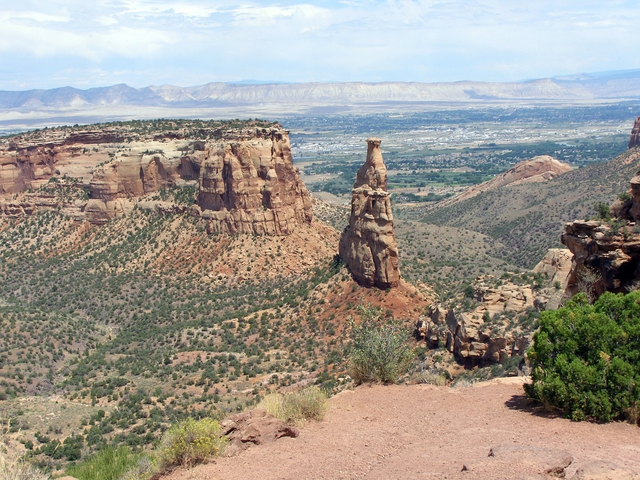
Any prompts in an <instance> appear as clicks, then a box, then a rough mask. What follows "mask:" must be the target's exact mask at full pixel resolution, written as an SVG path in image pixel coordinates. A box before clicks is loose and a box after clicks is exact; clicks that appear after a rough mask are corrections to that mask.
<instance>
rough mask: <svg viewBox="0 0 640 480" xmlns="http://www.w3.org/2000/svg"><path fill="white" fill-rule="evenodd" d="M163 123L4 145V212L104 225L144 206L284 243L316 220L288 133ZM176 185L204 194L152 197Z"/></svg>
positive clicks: (45, 135)
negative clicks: (61, 214) (49, 212)
mask: <svg viewBox="0 0 640 480" xmlns="http://www.w3.org/2000/svg"><path fill="white" fill-rule="evenodd" d="M165 122H168V125H162V126H161V127H162V128H159V127H158V126H157V125H144V122H143V124H142V126H137V125H135V124H134V125H133V126H131V125H130V126H125V125H117V126H108V127H104V126H97V127H96V128H93V129H87V130H80V131H78V130H74V129H54V130H48V131H47V130H43V131H39V132H31V133H29V134H24V135H18V136H14V137H11V138H10V139H9V140H4V141H0V207H1V211H2V213H4V214H5V215H9V216H18V215H24V214H31V213H34V212H35V211H37V210H39V209H47V208H55V209H62V210H65V211H66V210H68V211H69V212H70V213H71V214H72V216H73V217H74V218H77V219H83V218H84V219H86V220H88V221H89V222H91V223H94V224H103V223H105V222H107V221H109V220H110V219H113V218H115V217H118V216H121V215H126V214H128V213H129V212H130V211H131V210H132V209H133V208H135V206H136V205H137V204H138V202H139V201H140V200H142V202H143V203H142V204H141V205H140V206H141V207H142V208H146V209H147V210H152V211H155V212H157V213H160V214H167V213H182V212H186V211H188V212H189V213H190V214H192V215H196V216H200V217H201V218H203V219H204V220H205V221H206V222H207V228H208V230H209V231H210V232H228V233H252V234H258V235H262V234H268V235H287V234H290V233H291V232H292V231H293V230H294V229H295V228H296V226H297V225H300V224H309V223H310V222H311V219H312V205H311V197H310V195H309V192H308V191H307V189H306V188H305V186H304V184H303V183H302V181H301V180H300V176H299V175H298V172H297V170H296V169H295V168H294V166H293V158H292V156H291V146H290V143H289V136H288V132H287V131H286V130H284V129H282V127H280V126H279V125H273V124H270V125H268V126H266V125H261V124H260V125H256V124H255V122H254V124H250V123H249V122H247V124H246V125H245V126H244V127H242V126H241V127H237V126H235V127H234V128H230V127H229V126H228V125H226V124H224V123H216V124H214V125H207V124H206V123H204V122H200V123H198V124H197V125H190V124H189V123H188V122H183V123H182V124H181V125H182V126H181V125H178V124H173V123H171V122H169V121H165ZM134 127H135V128H134ZM195 127H198V128H195ZM149 131H150V133H147V132H149ZM59 179H65V182H66V183H65V186H66V187H70V186H71V185H70V184H69V181H67V180H68V179H71V183H75V187H76V191H80V192H82V194H83V195H86V193H88V196H89V198H88V199H87V198H84V200H83V201H82V199H81V198H80V196H78V195H76V196H73V195H71V196H70V195H68V192H65V194H64V195H61V194H58V193H60V192H59V191H54V190H55V189H56V188H57V187H59V184H60V181H59ZM173 187H189V188H191V189H192V190H195V189H196V188H199V194H198V196H197V199H196V198H194V199H193V201H195V203H196V204H195V205H192V206H191V208H187V206H188V205H187V206H185V205H184V204H182V205H177V204H171V202H168V201H167V199H166V198H162V199H158V198H150V197H149V196H150V195H151V194H153V193H154V192H158V191H160V190H162V189H167V188H173ZM83 189H84V190H83ZM27 190H31V193H28V194H27V193H24V192H25V191H27ZM58 190H60V189H59V188H58ZM16 194H19V195H18V196H19V197H20V198H14V196H15V195H16ZM149 202H152V204H150V203H149Z"/></svg>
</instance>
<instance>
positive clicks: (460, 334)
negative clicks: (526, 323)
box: [416, 304, 531, 367]
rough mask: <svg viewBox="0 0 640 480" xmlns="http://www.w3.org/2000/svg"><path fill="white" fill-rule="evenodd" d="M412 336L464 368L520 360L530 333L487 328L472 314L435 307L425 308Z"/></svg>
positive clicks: (476, 314)
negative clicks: (445, 352)
mask: <svg viewBox="0 0 640 480" xmlns="http://www.w3.org/2000/svg"><path fill="white" fill-rule="evenodd" d="M416 333H417V335H418V336H419V337H420V338H424V339H425V340H426V342H427V346H428V347H429V348H439V347H444V348H446V349H447V350H448V351H449V352H451V353H453V354H454V355H455V357H456V359H457V360H458V362H460V363H461V364H462V365H464V366H465V367H475V366H484V365H490V364H493V363H498V362H504V361H505V360H507V359H508V358H510V357H513V356H522V355H524V352H525V351H526V350H527V348H528V347H529V345H530V344H531V334H530V332H522V331H520V330H517V329H512V330H509V329H507V328H505V327H504V326H500V325H494V324H491V323H490V322H488V321H487V320H486V317H484V316H483V315H479V314H478V313H476V312H469V313H456V312H454V311H453V310H452V309H449V310H447V309H445V308H443V307H442V305H437V304H436V305H432V306H431V307H429V311H428V315H427V316H426V317H420V319H419V320H418V322H417V323H416Z"/></svg>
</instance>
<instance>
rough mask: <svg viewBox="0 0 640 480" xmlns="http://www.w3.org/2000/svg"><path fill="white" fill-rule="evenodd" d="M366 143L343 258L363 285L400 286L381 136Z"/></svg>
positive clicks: (343, 236) (354, 188)
mask: <svg viewBox="0 0 640 480" xmlns="http://www.w3.org/2000/svg"><path fill="white" fill-rule="evenodd" d="M367 144H368V149H367V160H366V161H365V163H364V165H363V166H362V167H360V170H358V175H357V177H356V182H355V184H354V185H353V191H352V192H353V196H352V198H351V218H350V219H349V226H348V227H347V228H345V230H344V232H342V238H341V239H340V257H341V258H342V259H343V260H344V261H345V263H346V264H347V265H348V266H349V269H350V270H351V274H352V275H353V278H354V280H356V281H357V282H358V283H360V284H361V285H364V286H367V287H372V286H376V287H378V288H390V287H397V286H398V283H399V281H400V271H399V269H398V244H397V243H396V237H395V234H394V233H393V214H392V213H391V201H390V199H389V193H388V192H387V168H386V167H385V165H384V160H383V159H382V153H381V152H380V139H379V138H370V139H368V140H367Z"/></svg>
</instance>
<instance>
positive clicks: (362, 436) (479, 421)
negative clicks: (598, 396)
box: [164, 378, 640, 480]
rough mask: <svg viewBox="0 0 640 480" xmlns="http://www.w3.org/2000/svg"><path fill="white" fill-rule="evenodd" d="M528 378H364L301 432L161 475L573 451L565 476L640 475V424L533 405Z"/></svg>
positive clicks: (368, 473)
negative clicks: (367, 381) (597, 465)
mask: <svg viewBox="0 0 640 480" xmlns="http://www.w3.org/2000/svg"><path fill="white" fill-rule="evenodd" d="M522 383H523V379H522V378H509V379H497V380H493V381H490V382H485V383H478V384H475V385H473V386H470V387H460V388H456V389H452V388H448V387H436V386H431V385H410V386H406V385H399V386H392V387H384V386H373V387H370V386H361V387H358V388H356V389H355V390H353V391H345V392H343V393H340V394H338V395H336V396H335V397H333V398H332V399H331V400H330V403H331V407H330V410H329V413H328V414H327V416H326V418H325V420H324V421H322V422H318V423H315V422H312V423H310V424H307V425H306V426H305V427H304V428H302V429H301V431H300V436H299V437H298V438H295V439H291V438H283V439H281V440H278V441H277V442H276V443H274V444H270V445H261V446H255V447H251V448H249V449H248V450H246V451H244V452H242V453H240V454H239V455H238V456H236V457H232V458H221V459H217V460H216V462H215V463H210V464H207V465H200V466H198V467H195V468H193V469H190V470H177V471H175V472H173V473H172V474H171V475H169V476H168V477H165V479H164V480H186V479H203V480H204V479H208V480H214V479H215V480H217V479H228V478H242V479H246V480H249V479H260V480H269V479H311V478H313V479H320V478H321V479H325V478H327V479H347V478H348V479H352V478H367V479H413V478H421V479H425V478H434V479H436V478H437V479H443V478H446V479H519V478H544V476H538V475H542V474H543V473H544V470H545V469H547V468H549V467H551V466H554V465H555V464H561V463H562V460H563V458H567V455H566V454H567V453H569V454H570V456H571V457H573V461H572V462H571V464H570V465H569V466H568V467H566V470H565V473H566V478H571V477H573V475H574V474H575V472H576V471H577V470H578V469H579V468H580V467H584V466H586V465H588V464H592V463H593V462H597V461H606V462H610V463H613V464H615V465H616V466H617V467H618V468H620V469H625V470H627V471H628V472H634V473H640V429H639V428H638V427H637V426H634V425H630V424H627V423H610V424H595V423H588V422H581V423H576V422H572V421H570V420H567V419H564V418H562V417H559V416H556V415H555V414H553V413H549V412H545V411H544V409H542V408H541V407H536V406H534V405H532V404H530V403H529V401H528V400H527V399H526V397H525V396H524V392H523V388H522ZM501 446H504V447H501ZM492 448H493V449H494V451H495V453H496V454H495V456H489V452H490V450H491V449H492ZM463 467H466V470H464V471H463ZM532 476H533V477H532ZM598 478H600V477H598ZM602 478H605V477H602ZM606 478H608V477H606ZM615 478H632V477H631V476H628V477H627V476H625V477H615Z"/></svg>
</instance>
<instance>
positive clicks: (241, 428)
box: [220, 408, 299, 456]
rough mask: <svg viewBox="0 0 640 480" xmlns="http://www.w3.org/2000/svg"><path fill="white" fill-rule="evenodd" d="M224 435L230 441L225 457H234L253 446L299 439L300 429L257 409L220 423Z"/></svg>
mask: <svg viewBox="0 0 640 480" xmlns="http://www.w3.org/2000/svg"><path fill="white" fill-rule="evenodd" d="M220 426H221V427H222V434H223V435H226V436H227V438H228V439H229V445H228V446H227V449H226V452H225V455H227V456H233V455H236V454H237V453H238V452H240V451H242V450H246V449H247V448H249V446H251V445H262V444H264V443H273V442H275V441H276V440H278V439H279V438H282V437H293V438H295V437H297V436H298V435H299V432H298V429H297V428H295V427H293V426H291V425H289V424H288V423H287V422H284V421H282V420H279V419H277V418H275V417H274V416H272V415H269V414H268V413H267V412H266V410H264V409H262V408H256V409H254V410H249V411H247V412H242V413H238V414H237V415H232V416H230V417H227V418H225V419H224V420H222V421H221V422H220Z"/></svg>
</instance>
